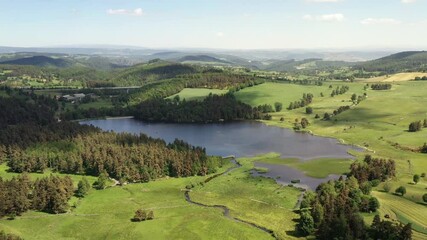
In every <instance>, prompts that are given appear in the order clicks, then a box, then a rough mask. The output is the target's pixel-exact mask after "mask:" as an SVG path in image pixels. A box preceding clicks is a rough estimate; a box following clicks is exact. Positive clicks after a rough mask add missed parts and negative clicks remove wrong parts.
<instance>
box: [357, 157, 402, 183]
mask: <svg viewBox="0 0 427 240" xmlns="http://www.w3.org/2000/svg"><path fill="white" fill-rule="evenodd" d="M349 176H354V177H355V178H356V179H357V180H358V181H359V183H364V182H367V181H374V180H376V179H378V180H380V181H385V180H387V179H389V178H392V177H395V176H396V162H395V161H394V160H391V159H389V160H386V159H381V158H373V157H372V156H371V155H366V156H365V158H364V160H363V162H354V163H352V164H351V165H350V173H349Z"/></svg>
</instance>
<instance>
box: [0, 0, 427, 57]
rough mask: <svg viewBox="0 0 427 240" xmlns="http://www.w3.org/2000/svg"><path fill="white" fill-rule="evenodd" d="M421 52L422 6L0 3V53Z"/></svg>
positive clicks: (222, 0) (126, 0)
mask: <svg viewBox="0 0 427 240" xmlns="http://www.w3.org/2000/svg"><path fill="white" fill-rule="evenodd" d="M90 44H102V45H127V46H141V47H149V48H216V49H359V48H369V49H386V48H407V49H418V50H425V49H427V0H0V46H15V47H18V46H19V47H52V46H66V45H90Z"/></svg>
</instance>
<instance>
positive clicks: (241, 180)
mask: <svg viewBox="0 0 427 240" xmlns="http://www.w3.org/2000/svg"><path fill="white" fill-rule="evenodd" d="M261 158H263V156H258V157H253V158H240V159H238V162H239V163H240V164H241V165H242V167H240V168H237V169H235V170H233V171H231V172H229V173H228V174H227V175H225V176H221V177H218V178H215V179H213V180H212V181H210V182H209V183H207V184H206V185H205V186H197V187H196V188H195V189H194V190H193V191H192V192H191V193H190V196H191V198H192V200H194V201H196V202H200V203H204V204H209V205H215V204H220V205H224V206H227V207H228V208H229V209H230V215H231V216H233V217H237V218H239V219H242V220H245V221H248V222H251V223H255V224H257V225H259V226H264V227H267V228H268V229H270V230H273V231H274V234H275V236H277V237H278V238H279V239H294V238H295V236H294V234H295V233H294V230H295V224H296V223H295V221H294V220H295V219H298V214H296V213H294V212H293V209H294V207H295V205H296V203H297V200H298V197H299V196H300V195H301V192H300V191H299V190H297V189H296V188H293V187H288V186H281V185H278V184H276V182H275V181H274V180H273V179H269V178H263V177H256V178H255V177H252V176H251V175H250V170H251V169H253V163H254V162H255V161H258V160H259V159H261Z"/></svg>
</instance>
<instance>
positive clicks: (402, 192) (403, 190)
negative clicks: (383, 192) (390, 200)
mask: <svg viewBox="0 0 427 240" xmlns="http://www.w3.org/2000/svg"><path fill="white" fill-rule="evenodd" d="M395 192H396V194H400V196H404V195H405V194H406V188H405V187H404V186H400V187H398V188H397V189H396V191H395Z"/></svg>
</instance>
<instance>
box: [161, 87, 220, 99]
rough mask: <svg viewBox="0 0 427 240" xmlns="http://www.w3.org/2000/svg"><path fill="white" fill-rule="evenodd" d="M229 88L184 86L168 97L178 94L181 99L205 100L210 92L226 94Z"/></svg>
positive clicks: (171, 97)
mask: <svg viewBox="0 0 427 240" xmlns="http://www.w3.org/2000/svg"><path fill="white" fill-rule="evenodd" d="M227 92H228V91H227V90H219V89H208V88H184V89H183V90H182V91H181V92H179V93H177V94H174V95H172V96H170V97H168V99H173V98H174V97H176V96H179V98H180V100H181V101H182V100H184V99H185V100H187V101H190V100H203V99H204V98H205V97H207V96H208V95H209V94H211V93H212V94H216V95H222V94H226V93H227Z"/></svg>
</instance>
